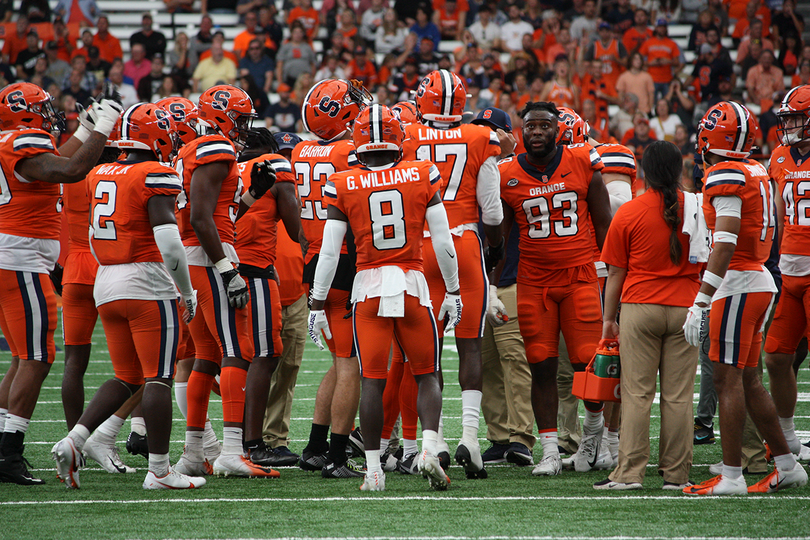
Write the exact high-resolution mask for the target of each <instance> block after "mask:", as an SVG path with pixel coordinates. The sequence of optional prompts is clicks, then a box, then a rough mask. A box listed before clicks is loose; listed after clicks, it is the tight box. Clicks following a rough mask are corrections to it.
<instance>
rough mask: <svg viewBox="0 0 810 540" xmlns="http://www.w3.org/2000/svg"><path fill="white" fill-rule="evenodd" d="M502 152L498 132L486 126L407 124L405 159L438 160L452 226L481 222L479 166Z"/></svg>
mask: <svg viewBox="0 0 810 540" xmlns="http://www.w3.org/2000/svg"><path fill="white" fill-rule="evenodd" d="M500 154H501V145H500V142H499V141H498V135H497V134H496V133H495V132H494V131H492V130H491V129H489V128H488V127H486V126H479V125H476V124H462V125H461V126H459V127H455V128H452V129H434V128H431V127H427V126H424V125H422V124H411V125H409V126H407V127H406V128H405V143H404V144H403V146H402V156H403V159H406V160H419V161H432V162H433V163H435V164H436V167H437V168H438V170H439V173H440V174H441V177H442V179H443V182H442V202H443V203H444V207H445V209H446V210H447V220H448V221H449V222H450V228H451V229H453V228H455V227H458V226H459V225H464V224H466V223H478V200H477V199H476V187H477V185H478V170H479V169H480V168H481V165H483V163H484V161H486V159H487V158H489V157H495V158H497V157H498V156H499V155H500Z"/></svg>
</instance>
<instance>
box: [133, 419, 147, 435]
mask: <svg viewBox="0 0 810 540" xmlns="http://www.w3.org/2000/svg"><path fill="white" fill-rule="evenodd" d="M129 426H130V427H129V429H130V430H131V431H134V432H135V433H137V434H138V435H141V436H146V422H144V421H143V417H142V416H133V417H132V418H130V419H129Z"/></svg>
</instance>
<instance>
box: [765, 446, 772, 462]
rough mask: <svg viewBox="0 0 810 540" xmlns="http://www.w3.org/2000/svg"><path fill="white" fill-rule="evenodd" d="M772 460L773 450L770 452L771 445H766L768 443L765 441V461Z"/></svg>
mask: <svg viewBox="0 0 810 540" xmlns="http://www.w3.org/2000/svg"><path fill="white" fill-rule="evenodd" d="M771 461H773V452H771V447H770V446H768V443H765V463H770V462H771Z"/></svg>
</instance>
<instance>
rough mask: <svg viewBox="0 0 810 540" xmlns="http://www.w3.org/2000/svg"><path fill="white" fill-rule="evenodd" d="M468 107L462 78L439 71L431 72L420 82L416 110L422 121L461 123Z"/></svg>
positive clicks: (451, 73)
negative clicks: (465, 107) (466, 106)
mask: <svg viewBox="0 0 810 540" xmlns="http://www.w3.org/2000/svg"><path fill="white" fill-rule="evenodd" d="M465 105H467V88H466V87H465V86H464V81H462V80H461V77H459V76H458V75H456V74H455V73H453V72H452V71H447V70H446V69H439V70H436V71H431V72H430V73H428V74H427V75H425V77H423V78H422V80H421V81H420V82H419V87H418V88H417V90H416V109H417V110H418V111H419V118H420V120H427V121H429V122H448V123H454V122H460V121H461V117H462V115H463V114H464V106H465Z"/></svg>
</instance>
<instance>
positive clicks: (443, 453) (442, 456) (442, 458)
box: [436, 435, 450, 471]
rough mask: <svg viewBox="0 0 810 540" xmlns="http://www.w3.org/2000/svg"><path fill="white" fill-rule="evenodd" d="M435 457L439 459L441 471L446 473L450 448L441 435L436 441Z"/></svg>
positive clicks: (448, 465)
mask: <svg viewBox="0 0 810 540" xmlns="http://www.w3.org/2000/svg"><path fill="white" fill-rule="evenodd" d="M436 457H438V458H439V463H441V465H442V469H444V470H445V471H446V470H447V469H449V468H450V446H449V445H448V444H447V441H445V440H444V437H443V436H441V435H440V436H439V439H438V440H437V441H436Z"/></svg>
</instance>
